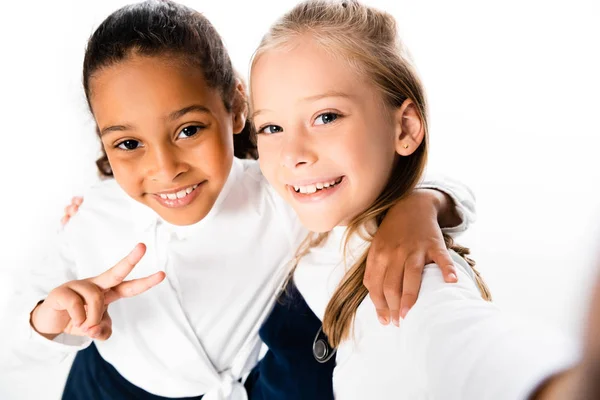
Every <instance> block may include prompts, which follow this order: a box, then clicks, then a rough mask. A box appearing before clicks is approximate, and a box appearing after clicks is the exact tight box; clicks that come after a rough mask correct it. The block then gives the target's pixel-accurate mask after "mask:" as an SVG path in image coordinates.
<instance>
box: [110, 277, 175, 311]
mask: <svg viewBox="0 0 600 400" xmlns="http://www.w3.org/2000/svg"><path fill="white" fill-rule="evenodd" d="M165 276H166V275H165V273H164V272H163V271H158V272H157V273H155V274H152V275H150V276H147V277H145V278H139V279H132V280H130V281H126V282H123V283H121V284H119V285H117V286H115V287H114V288H112V289H111V290H110V291H108V292H107V293H106V294H105V298H104V303H105V304H107V305H108V304H110V303H112V302H114V301H116V300H119V299H122V298H123V297H133V296H137V295H139V294H142V293H144V292H145V291H147V290H150V289H152V288H153V287H154V286H156V285H158V284H159V283H161V282H162V281H163V279H165Z"/></svg>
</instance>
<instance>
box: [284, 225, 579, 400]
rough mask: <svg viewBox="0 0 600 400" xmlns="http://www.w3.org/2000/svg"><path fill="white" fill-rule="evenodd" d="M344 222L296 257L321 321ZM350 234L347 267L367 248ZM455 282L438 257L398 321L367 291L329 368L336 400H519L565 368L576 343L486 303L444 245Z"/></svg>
mask: <svg viewBox="0 0 600 400" xmlns="http://www.w3.org/2000/svg"><path fill="white" fill-rule="evenodd" d="M345 230H346V228H344V227H336V228H335V229H334V231H333V232H331V233H330V236H329V238H328V239H327V241H326V242H325V244H324V245H323V246H322V247H319V248H315V249H312V250H311V251H310V252H309V253H308V254H307V255H306V256H305V257H304V258H303V259H302V260H301V261H300V262H299V264H298V267H297V269H296V272H295V275H294V280H295V283H296V286H297V287H298V290H299V291H300V293H301V294H302V296H303V297H304V299H305V300H306V302H307V303H308V305H309V306H310V308H311V309H312V310H313V312H314V313H315V314H316V315H317V316H318V317H319V318H320V319H323V316H324V313H325V307H326V306H327V303H328V302H329V299H330V297H331V295H332V294H333V292H334V291H335V289H336V287H337V285H338V284H339V282H340V281H341V279H342V278H343V275H344V271H345V268H346V267H345V264H344V260H343V257H342V254H343V249H342V246H343V243H344V234H345ZM366 246H367V243H366V242H365V241H364V240H363V239H361V238H359V236H358V235H354V236H353V237H352V238H351V240H350V243H349V246H348V253H347V258H346V261H347V263H348V264H347V265H348V266H351V265H352V263H353V261H354V260H355V259H356V258H358V256H359V255H360V254H362V252H363V251H364V249H366V248H367V247H366ZM451 255H452V258H453V260H454V264H455V266H456V270H457V277H458V283H454V284H449V283H445V282H444V280H443V277H442V273H441V270H440V269H439V268H438V266H437V265H435V264H430V265H427V266H426V267H425V270H424V273H423V281H422V284H421V290H420V293H419V298H418V300H417V302H416V304H415V306H414V307H413V308H412V309H411V310H410V311H409V313H408V315H407V316H406V318H405V319H404V320H401V321H400V327H399V328H398V327H396V326H394V325H391V324H390V325H388V326H383V325H381V324H380V323H379V322H378V321H377V318H376V317H377V313H376V310H375V307H374V305H373V303H372V302H371V300H370V298H369V297H368V296H367V297H366V298H365V299H364V301H363V302H362V304H361V305H360V306H359V308H358V311H357V314H356V319H355V321H354V324H353V328H352V333H351V335H350V338H349V339H348V340H346V341H344V342H342V344H341V345H340V346H339V347H338V349H337V354H336V367H335V369H334V374H333V386H334V394H335V397H336V398H337V399H342V400H347V399H411V400H419V399H432V400H438V399H440V400H441V399H443V400H484V399H485V400H487V399H489V400H492V399H493V400H516V399H526V398H528V396H529V395H530V394H531V393H532V392H533V391H534V390H535V389H536V388H537V387H538V386H539V385H540V384H541V383H542V382H543V381H544V380H545V379H547V378H548V377H550V376H551V375H553V374H555V373H557V372H559V371H561V370H564V369H567V368H568V367H570V366H572V365H573V364H574V363H575V362H576V361H577V358H578V350H577V348H576V347H575V346H574V344H573V343H571V342H569V341H567V340H565V338H563V337H561V336H559V335H557V334H554V333H552V332H547V331H545V330H540V329H535V328H533V327H531V326H525V325H524V324H523V323H519V322H517V321H515V320H512V319H510V318H509V317H508V316H506V315H504V314H502V313H501V312H500V310H499V309H498V308H497V307H496V306H495V305H494V304H493V303H490V302H487V301H484V300H483V299H482V297H481V294H480V292H479V289H478V287H477V286H476V284H475V280H474V279H475V277H474V273H473V270H472V269H471V267H470V266H469V265H468V264H467V263H466V262H465V260H464V259H463V258H461V257H460V256H459V255H457V254H456V253H454V252H451Z"/></svg>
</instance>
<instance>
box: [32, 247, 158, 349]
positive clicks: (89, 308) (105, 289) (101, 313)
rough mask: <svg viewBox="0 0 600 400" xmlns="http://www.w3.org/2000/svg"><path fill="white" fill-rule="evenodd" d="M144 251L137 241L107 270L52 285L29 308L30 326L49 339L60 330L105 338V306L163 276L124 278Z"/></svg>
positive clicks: (108, 330)
mask: <svg viewBox="0 0 600 400" xmlns="http://www.w3.org/2000/svg"><path fill="white" fill-rule="evenodd" d="M145 252H146V246H145V245H144V244H142V243H139V244H137V245H136V246H135V247H134V249H133V250H132V251H131V253H129V254H128V255H127V256H126V257H125V258H123V259H122V260H121V261H119V262H118V263H117V264H116V265H115V266H114V267H112V268H110V269H109V270H108V271H106V272H104V273H102V274H100V275H98V276H95V277H92V278H88V279H82V280H75V281H70V282H67V283H65V284H63V285H61V286H59V287H57V288H55V289H54V290H52V291H51V292H50V294H49V295H48V297H47V298H46V299H45V300H44V301H43V302H42V303H40V304H38V305H37V306H36V307H35V308H34V310H33V311H32V313H31V325H32V327H33V328H34V329H35V330H36V331H37V332H38V333H40V334H41V335H43V336H45V337H46V338H48V339H50V340H52V339H53V338H54V337H56V336H57V335H59V334H61V333H68V334H71V335H78V336H89V337H91V338H94V339H101V340H105V339H107V338H108V337H110V335H111V333H112V322H111V320H110V316H109V315H108V312H107V308H108V305H109V304H111V303H113V302H115V301H117V300H119V299H121V298H124V297H133V296H137V295H139V294H141V293H144V292H145V291H147V290H149V289H150V288H152V287H154V286H156V285H158V284H159V283H160V282H162V280H163V279H164V278H165V273H164V272H162V271H159V272H157V273H155V274H152V275H150V276H147V277H145V278H139V279H133V280H130V281H125V278H126V277H127V275H129V273H131V271H132V270H133V268H134V267H135V266H136V264H137V263H138V262H139V261H140V260H141V259H142V257H143V256H144V254H145Z"/></svg>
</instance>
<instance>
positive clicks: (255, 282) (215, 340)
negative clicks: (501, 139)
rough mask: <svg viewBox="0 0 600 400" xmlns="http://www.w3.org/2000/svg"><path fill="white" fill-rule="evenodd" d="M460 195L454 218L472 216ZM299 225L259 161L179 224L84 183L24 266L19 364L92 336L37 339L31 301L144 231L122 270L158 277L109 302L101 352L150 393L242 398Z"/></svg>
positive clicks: (105, 186)
mask: <svg viewBox="0 0 600 400" xmlns="http://www.w3.org/2000/svg"><path fill="white" fill-rule="evenodd" d="M444 185H445V184H444V183H441V182H440V183H439V184H437V183H435V182H430V183H429V184H425V185H423V186H427V187H436V188H440V189H442V188H443V187H444ZM449 190H450V191H452V188H451V187H450V188H449ZM450 194H451V195H453V193H450ZM466 197H467V200H466V201H465V202H464V204H466V206H464V204H463V205H462V206H461V207H460V208H459V213H460V214H461V216H463V223H462V226H465V225H466V224H468V223H469V221H470V220H472V217H473V207H474V204H473V202H472V201H471V197H470V196H469V195H467V196H466ZM306 233H307V232H306V231H305V230H304V228H303V227H302V226H301V225H300V224H299V222H298V220H297V218H296V216H295V214H294V212H293V210H292V209H291V208H289V206H287V204H285V203H284V202H283V200H282V199H281V198H280V197H279V196H277V195H276V194H275V192H274V191H273V190H272V189H271V188H270V186H269V185H268V183H267V182H266V180H265V179H264V178H263V177H262V175H261V174H260V170H259V169H258V165H257V163H256V162H251V161H240V160H237V159H236V160H235V161H234V163H233V167H232V172H231V174H230V177H229V178H228V180H227V183H226V184H225V187H224V189H223V191H222V192H221V194H220V195H219V197H218V199H217V202H216V203H215V206H214V207H213V209H212V210H211V211H210V213H209V214H208V215H207V216H206V217H205V218H204V219H203V220H202V221H200V222H198V223H197V224H194V225H191V226H187V227H177V226H173V225H170V224H168V223H166V222H164V221H162V220H161V219H160V218H159V217H158V216H157V215H156V214H155V213H154V212H153V211H152V210H151V209H149V208H147V207H146V206H144V205H142V204H140V203H138V202H135V201H134V200H132V199H131V198H129V197H128V196H127V195H126V194H125V193H124V192H123V191H122V189H121V188H120V187H119V186H118V184H117V183H116V182H115V181H114V180H107V181H104V182H102V183H100V184H98V185H97V186H95V187H94V188H92V189H91V190H90V191H89V192H88V193H85V201H84V203H83V205H82V206H81V207H80V210H79V212H78V213H77V215H76V216H74V217H73V218H72V219H71V221H70V222H69V223H68V224H67V226H66V227H65V229H64V230H62V232H61V233H60V235H59V244H58V245H57V249H58V250H59V251H58V253H57V255H56V257H55V258H54V259H51V260H48V262H47V263H46V264H44V265H41V266H36V268H32V271H31V272H32V278H31V279H32V282H31V283H28V285H29V286H32V285H33V286H36V290H35V291H34V292H33V293H24V294H23V296H24V298H23V299H21V300H20V302H19V303H20V304H19V307H15V308H16V309H18V310H19V312H20V314H19V315H20V316H19V318H20V322H19V324H18V329H20V330H19V331H18V332H16V334H17V336H18V339H19V342H20V343H16V345H15V346H14V349H15V350H16V351H15V352H14V353H17V354H18V359H19V362H22V363H25V362H26V361H27V360H35V361H37V362H43V361H48V360H53V361H60V360H62V359H64V357H66V356H67V355H68V354H70V353H73V352H75V351H78V350H80V349H82V348H85V347H86V346H88V345H89V344H90V343H91V341H90V340H89V339H87V338H82V337H77V336H71V335H64V334H63V335H59V336H58V337H57V338H56V339H54V340H53V341H50V340H47V339H45V338H43V337H42V336H40V335H38V334H37V333H36V332H35V331H34V330H33V329H32V328H31V326H30V325H29V312H30V311H31V310H32V309H33V307H34V306H35V304H36V303H37V302H38V301H40V300H42V299H44V298H45V297H46V295H47V293H48V292H49V291H50V290H52V289H53V288H54V287H57V286H59V285H61V284H63V283H65V282H67V281H69V280H73V279H83V278H88V277H90V276H95V275H98V274H100V273H101V272H103V271H105V270H107V269H108V268H109V267H111V266H113V265H114V264H115V263H116V262H117V261H118V260H120V259H121V258H122V257H124V256H125V255H126V254H127V253H128V252H129V251H130V250H131V249H132V248H133V246H134V245H135V244H136V243H138V242H143V243H145V244H146V245H147V252H146V254H145V256H144V257H143V259H142V261H141V262H140V263H139V264H138V265H137V266H136V267H135V268H134V269H133V271H132V273H131V274H130V275H129V277H128V278H137V277H143V276H146V275H150V274H152V273H154V272H156V271H159V270H162V271H165V273H166V280H165V281H164V282H162V283H161V284H159V285H158V286H156V287H154V288H152V289H151V290H149V291H148V292H145V293H143V294H142V295H139V296H137V297H134V298H127V299H121V300H119V301H117V302H115V303H113V304H111V305H110V307H109V312H110V315H111V318H112V321H113V324H112V327H113V334H112V336H111V338H110V339H108V340H107V341H95V344H96V346H97V348H98V351H99V352H100V354H101V355H102V357H103V358H104V359H105V360H106V361H108V362H109V363H111V364H112V365H113V366H114V367H115V368H116V369H117V371H119V373H120V374H121V375H122V376H123V377H125V378H126V379H127V380H128V381H130V382H131V383H133V384H134V385H136V386H138V387H141V388H143V389H144V390H146V391H148V392H150V393H153V394H156V395H160V396H165V397H188V396H196V395H199V394H205V399H206V400H215V399H245V398H246V393H245V391H244V389H243V386H242V385H241V384H240V383H239V382H238V379H240V378H242V377H244V376H245V375H246V374H247V373H248V372H249V370H250V369H251V368H252V367H253V366H254V365H255V363H256V361H257V357H258V351H259V349H260V340H259V337H258V329H259V327H260V325H261V324H262V322H263V321H264V319H265V318H266V316H267V315H268V313H269V311H270V309H271V307H272V304H273V302H274V300H275V297H276V295H277V293H278V292H279V290H280V289H281V286H282V284H283V282H284V280H285V278H286V276H287V274H288V272H289V260H290V259H291V257H292V255H293V254H294V253H295V250H296V248H297V246H298V245H299V243H300V242H301V240H302V239H303V238H304V237H305V235H306ZM373 318H374V319H373V321H375V322H376V321H377V319H376V318H375V317H373Z"/></svg>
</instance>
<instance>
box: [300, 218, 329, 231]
mask: <svg viewBox="0 0 600 400" xmlns="http://www.w3.org/2000/svg"><path fill="white" fill-rule="evenodd" d="M299 218H300V222H302V225H304V227H305V228H307V229H308V230H309V231H311V232H315V233H325V232H329V231H331V230H332V229H333V228H335V227H336V226H337V225H338V224H337V223H336V221H334V220H332V219H331V218H327V217H321V216H319V215H315V214H312V215H305V216H302V215H299Z"/></svg>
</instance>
